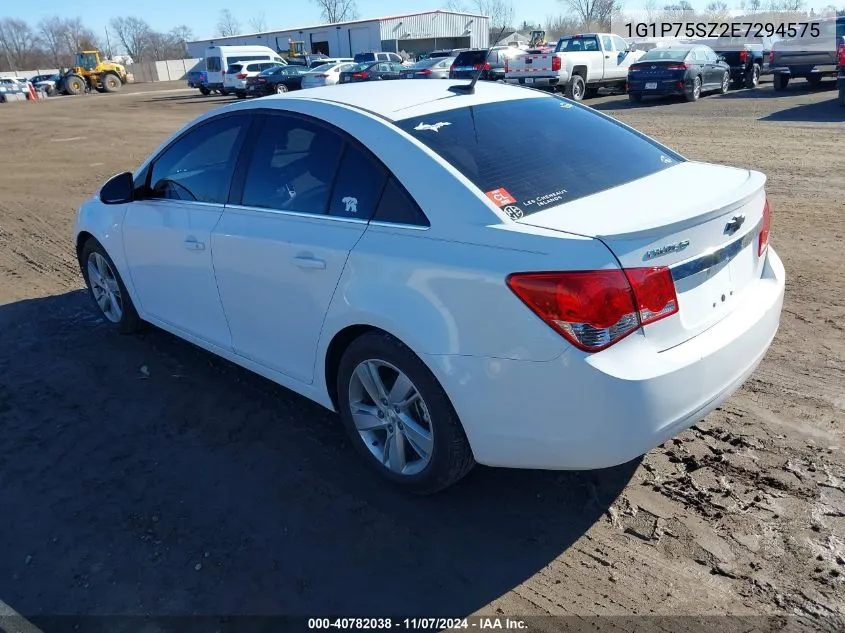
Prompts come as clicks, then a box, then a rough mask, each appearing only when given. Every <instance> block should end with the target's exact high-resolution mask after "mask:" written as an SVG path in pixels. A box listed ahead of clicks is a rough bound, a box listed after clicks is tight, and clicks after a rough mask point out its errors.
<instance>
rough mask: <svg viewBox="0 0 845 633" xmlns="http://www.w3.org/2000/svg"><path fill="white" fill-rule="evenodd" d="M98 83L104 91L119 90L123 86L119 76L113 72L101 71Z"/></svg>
mask: <svg viewBox="0 0 845 633" xmlns="http://www.w3.org/2000/svg"><path fill="white" fill-rule="evenodd" d="M100 85H101V86H102V87H103V91H104V92H119V91H120V89H121V88H122V87H123V83H122V82H121V81H120V77H118V76H117V75H116V74H115V73H103V74H102V75H100Z"/></svg>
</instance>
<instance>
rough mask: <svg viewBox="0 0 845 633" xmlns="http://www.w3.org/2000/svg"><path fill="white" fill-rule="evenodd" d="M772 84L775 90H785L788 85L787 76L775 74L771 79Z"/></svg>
mask: <svg viewBox="0 0 845 633" xmlns="http://www.w3.org/2000/svg"><path fill="white" fill-rule="evenodd" d="M772 83H773V84H774V87H775V90H777V91H782V90H786V87H787V86H788V85H789V77H788V76H787V75H781V74H776V75H775V76H774V79H772Z"/></svg>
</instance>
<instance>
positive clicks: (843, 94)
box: [839, 88, 845, 108]
mask: <svg viewBox="0 0 845 633" xmlns="http://www.w3.org/2000/svg"><path fill="white" fill-rule="evenodd" d="M839 105H841V106H842V107H843V108H845V88H840V89H839Z"/></svg>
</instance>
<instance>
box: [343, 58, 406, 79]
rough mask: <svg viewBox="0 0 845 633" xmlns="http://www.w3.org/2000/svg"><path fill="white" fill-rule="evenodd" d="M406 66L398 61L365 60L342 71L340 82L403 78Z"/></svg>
mask: <svg viewBox="0 0 845 633" xmlns="http://www.w3.org/2000/svg"><path fill="white" fill-rule="evenodd" d="M404 70H405V67H404V66H403V65H402V64H399V63H397V62H364V63H362V64H356V65H355V66H353V67H352V68H350V69H349V70H345V71H343V72H342V73H340V83H342V84H348V83H356V82H359V81H379V80H381V79H402V73H403V71H404Z"/></svg>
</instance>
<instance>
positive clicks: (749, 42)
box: [710, 36, 779, 88]
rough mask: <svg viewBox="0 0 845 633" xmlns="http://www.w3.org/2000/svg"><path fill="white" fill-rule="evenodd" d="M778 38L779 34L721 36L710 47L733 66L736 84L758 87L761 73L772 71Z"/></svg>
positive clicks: (733, 78) (732, 77)
mask: <svg viewBox="0 0 845 633" xmlns="http://www.w3.org/2000/svg"><path fill="white" fill-rule="evenodd" d="M778 39H779V38H778V37H777V36H775V37H774V38H772V37H720V38H718V39H716V40H714V41H713V42H712V44H711V46H710V47H711V48H712V49H713V50H714V51H716V54H717V55H721V56H722V57H724V59H725V62H727V64H728V65H729V66H730V67H731V81H732V82H733V83H734V84H735V85H737V86H741V87H743V88H756V87H757V85H758V84H759V83H760V76H761V75H770V74H771V73H772V67H771V65H770V64H769V62H770V54H771V51H772V46H773V45H774V43H775V42H776V41H777V40H778Z"/></svg>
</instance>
